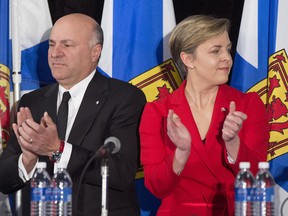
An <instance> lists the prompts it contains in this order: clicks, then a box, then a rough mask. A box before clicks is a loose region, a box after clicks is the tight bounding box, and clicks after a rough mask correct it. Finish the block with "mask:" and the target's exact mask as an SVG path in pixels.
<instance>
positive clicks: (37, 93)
mask: <svg viewBox="0 0 288 216" xmlns="http://www.w3.org/2000/svg"><path fill="white" fill-rule="evenodd" d="M57 86H58V84H57V83H53V84H50V85H47V86H44V87H41V88H39V89H34V90H31V91H30V92H26V93H25V94H24V95H23V96H22V97H42V96H44V95H45V94H47V93H49V92H52V91H54V90H56V89H57Z"/></svg>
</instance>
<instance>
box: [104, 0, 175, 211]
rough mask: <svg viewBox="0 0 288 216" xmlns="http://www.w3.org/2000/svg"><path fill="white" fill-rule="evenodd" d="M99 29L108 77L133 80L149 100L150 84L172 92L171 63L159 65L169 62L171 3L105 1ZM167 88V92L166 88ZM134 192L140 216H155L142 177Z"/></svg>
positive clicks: (164, 0)
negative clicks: (152, 76)
mask: <svg viewBox="0 0 288 216" xmlns="http://www.w3.org/2000/svg"><path fill="white" fill-rule="evenodd" d="M101 27H102V28H103V31H104V46H103V51H102V54H101V58H100V62H99V67H100V69H101V70H102V71H104V72H105V73H106V74H107V75H108V76H110V77H114V78H117V79H120V80H123V81H127V82H128V81H131V80H133V82H132V84H134V85H136V86H138V87H139V88H140V89H142V90H143V92H144V93H145V94H146V92H149V93H151V92H153V93H155V94H154V95H153V96H151V98H155V97H158V96H157V95H159V92H158V93H157V89H156V90H155V89H153V90H151V88H145V87H147V86H148V85H150V84H151V83H154V85H155V86H156V85H158V84H159V83H160V85H161V88H162V89H165V90H167V89H169V90H171V89H173V86H174V87H175V88H176V86H177V85H178V84H176V83H179V82H177V81H176V80H179V79H178V77H177V76H176V77H174V74H175V72H176V70H174V68H175V66H174V65H173V63H171V62H166V63H164V64H162V63H163V62H164V61H166V60H168V59H169V58H171V56H170V52H169V48H168V40H169V33H170V32H171V30H172V29H173V28H174V27H175V14H174V8H173V3H172V0H154V1H143V0H125V1H124V0H110V1H105V4H104V8H103V16H102V23H101ZM161 64H162V65H161ZM159 65H161V66H159ZM157 66H159V67H157ZM153 68H154V69H153ZM144 72H146V73H144ZM152 73H155V76H154V79H150V78H149V77H150V75H151V74H152ZM141 74H142V76H140V75H141ZM135 78H136V79H135ZM161 80H168V83H165V84H164V83H161ZM169 80H170V81H169ZM159 81H160V82H159ZM143 83H144V85H143ZM174 83H175V84H176V85H173V84H174ZM168 85H169V86H171V88H170V87H169V88H167V86H168ZM140 86H141V87H140ZM143 86H145V87H143ZM152 88H155V87H154V86H153V87H152ZM175 88H174V89H175ZM146 97H147V94H146ZM148 99H149V97H147V100H148ZM138 174H139V172H138ZM138 174H137V175H138ZM140 176H141V175H140ZM136 188H137V195H138V199H139V203H140V208H141V215H142V216H144V215H145V216H146V215H147V216H148V215H156V211H157V208H158V206H159V204H160V201H159V200H158V199H156V198H155V197H154V196H153V195H152V194H151V193H150V192H149V191H148V190H147V189H146V188H145V186H144V183H143V176H142V177H139V175H138V177H137V180H136Z"/></svg>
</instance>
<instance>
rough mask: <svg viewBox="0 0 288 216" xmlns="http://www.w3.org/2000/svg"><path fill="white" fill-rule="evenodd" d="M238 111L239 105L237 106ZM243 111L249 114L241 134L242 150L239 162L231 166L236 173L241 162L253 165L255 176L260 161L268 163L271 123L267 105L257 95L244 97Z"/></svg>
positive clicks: (251, 94) (240, 150)
mask: <svg viewBox="0 0 288 216" xmlns="http://www.w3.org/2000/svg"><path fill="white" fill-rule="evenodd" d="M236 109H237V104H236ZM240 109H241V111H243V112H244V113H246V114H247V116H248V118H247V119H246V120H245V121H244V123H243V127H242V129H241V130H240V132H239V137H240V148H239V152H238V157H237V161H236V163H235V164H234V165H231V167H232V169H233V170H234V172H235V173H237V172H238V171H239V163H240V162H241V161H249V162H250V163H251V171H252V172H253V174H254V175H255V174H256V172H257V170H258V162H259V161H267V149H268V142H269V121H268V113H267V111H266V108H265V105H264V104H263V102H262V101H261V99H260V98H259V96H258V95H257V94H256V93H248V94H246V95H245V97H244V101H243V103H242V107H240Z"/></svg>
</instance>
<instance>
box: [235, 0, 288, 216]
mask: <svg viewBox="0 0 288 216" xmlns="http://www.w3.org/2000/svg"><path fill="white" fill-rule="evenodd" d="M287 8H288V1H287V0H270V1H263V0H246V1H245V3H244V8H243V14H242V20H241V26H240V32H239V38H238V44H237V53H236V55H235V62H234V67H233V71H232V77H231V85H232V86H233V87H236V88H238V89H239V90H241V91H243V92H246V91H255V92H257V93H258V94H259V96H260V97H261V99H262V100H263V102H264V103H265V104H266V105H267V110H268V112H269V116H270V119H269V124H270V140H269V147H268V153H267V160H268V161H269V162H270V171H271V173H272V175H273V177H274V179H275V181H276V184H277V185H276V193H275V197H276V206H275V207H276V212H275V215H281V216H282V215H287V212H288V172H287V170H288V163H287V161H288V94H287V92H288V57H287V51H288V40H287V38H288V13H287ZM251 109H253V107H251Z"/></svg>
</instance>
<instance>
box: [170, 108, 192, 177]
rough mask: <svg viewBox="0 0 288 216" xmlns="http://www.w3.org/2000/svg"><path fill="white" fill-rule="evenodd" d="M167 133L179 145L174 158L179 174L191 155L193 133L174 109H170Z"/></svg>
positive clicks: (174, 169)
mask: <svg viewBox="0 0 288 216" xmlns="http://www.w3.org/2000/svg"><path fill="white" fill-rule="evenodd" d="M167 134H168V136H169V138H170V140H171V141H172V142H173V143H174V145H175V146H176V147H177V148H176V150H175V155H174V160H173V171H174V172H175V173H176V174H177V175H179V174H180V173H181V171H182V170H183V169H184V167H185V164H186V162H187V160H188V158H189V155H190V149H191V135H190V133H189V131H188V129H187V128H186V127H185V125H184V124H182V122H181V120H180V118H179V116H178V115H177V114H175V113H174V111H173V110H169V113H168V116H167Z"/></svg>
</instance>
